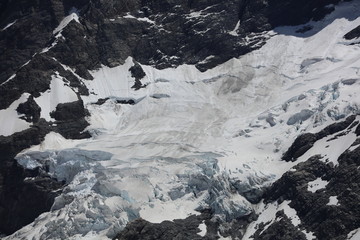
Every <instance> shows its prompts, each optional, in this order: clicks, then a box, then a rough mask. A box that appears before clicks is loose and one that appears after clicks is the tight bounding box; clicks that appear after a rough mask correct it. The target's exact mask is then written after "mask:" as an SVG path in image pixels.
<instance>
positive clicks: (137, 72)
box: [129, 63, 146, 90]
mask: <svg viewBox="0 0 360 240" xmlns="http://www.w3.org/2000/svg"><path fill="white" fill-rule="evenodd" d="M129 71H130V72H131V76H132V77H133V78H135V84H134V86H132V87H131V88H134V89H135V90H139V89H140V88H142V87H145V86H144V85H143V84H142V83H141V81H140V80H141V79H142V78H144V77H145V76H146V74H145V72H144V70H143V69H142V67H141V66H140V64H139V63H135V64H134V66H132V67H131V68H130V69H129Z"/></svg>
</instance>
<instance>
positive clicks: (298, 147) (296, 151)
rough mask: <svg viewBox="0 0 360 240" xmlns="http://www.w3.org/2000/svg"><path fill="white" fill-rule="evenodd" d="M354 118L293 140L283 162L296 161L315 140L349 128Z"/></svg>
mask: <svg viewBox="0 0 360 240" xmlns="http://www.w3.org/2000/svg"><path fill="white" fill-rule="evenodd" d="M355 117H356V116H355V115H352V116H349V117H348V118H346V120H345V121H342V122H338V123H334V124H331V125H329V126H327V127H326V128H324V129H323V130H322V131H320V132H318V133H316V134H313V133H305V134H302V135H300V136H299V137H297V138H296V139H295V141H294V143H293V144H292V145H291V146H290V148H289V149H288V150H287V151H286V152H285V153H284V155H283V157H282V159H283V160H285V161H296V159H297V158H298V157H300V156H302V155H303V154H304V153H305V152H306V151H307V150H309V149H310V148H311V147H312V146H313V145H314V143H315V142H316V141H317V140H319V139H321V138H324V137H326V136H328V135H331V134H334V133H337V132H340V131H342V130H344V129H346V128H347V127H349V126H350V124H351V123H353V122H354V120H355ZM358 128H359V127H358Z"/></svg>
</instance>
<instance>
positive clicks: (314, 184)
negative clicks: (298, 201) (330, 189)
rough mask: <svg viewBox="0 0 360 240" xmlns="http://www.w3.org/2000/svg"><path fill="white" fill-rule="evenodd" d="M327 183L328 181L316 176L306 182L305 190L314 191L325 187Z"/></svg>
mask: <svg viewBox="0 0 360 240" xmlns="http://www.w3.org/2000/svg"><path fill="white" fill-rule="evenodd" d="M328 183H329V182H328V181H324V180H322V179H321V178H317V179H315V180H314V181H311V182H309V183H308V188H307V190H308V191H310V192H312V193H314V192H316V191H317V190H319V189H323V188H325V187H326V185H327V184H328Z"/></svg>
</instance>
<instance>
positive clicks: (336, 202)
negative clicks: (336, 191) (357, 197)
mask: <svg viewBox="0 0 360 240" xmlns="http://www.w3.org/2000/svg"><path fill="white" fill-rule="evenodd" d="M326 205H328V206H340V204H339V200H338V199H337V196H330V197H329V202H328V203H327V204H326Z"/></svg>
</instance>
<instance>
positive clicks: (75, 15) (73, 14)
mask: <svg viewBox="0 0 360 240" xmlns="http://www.w3.org/2000/svg"><path fill="white" fill-rule="evenodd" d="M73 20H74V21H76V22H78V23H80V21H79V15H78V11H77V9H75V8H72V9H71V11H70V14H69V15H68V16H66V17H64V19H63V20H61V22H60V23H59V25H58V26H57V27H56V28H55V29H54V31H53V34H54V35H55V34H56V33H59V32H61V31H62V30H63V29H64V28H65V27H66V26H67V25H68V24H69V23H70V22H71V21H73Z"/></svg>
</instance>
